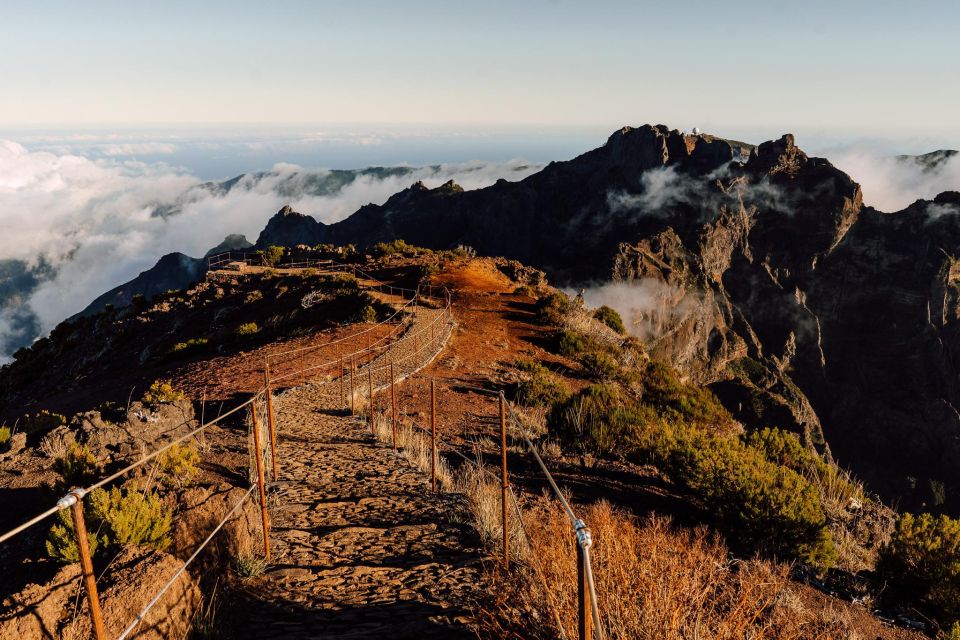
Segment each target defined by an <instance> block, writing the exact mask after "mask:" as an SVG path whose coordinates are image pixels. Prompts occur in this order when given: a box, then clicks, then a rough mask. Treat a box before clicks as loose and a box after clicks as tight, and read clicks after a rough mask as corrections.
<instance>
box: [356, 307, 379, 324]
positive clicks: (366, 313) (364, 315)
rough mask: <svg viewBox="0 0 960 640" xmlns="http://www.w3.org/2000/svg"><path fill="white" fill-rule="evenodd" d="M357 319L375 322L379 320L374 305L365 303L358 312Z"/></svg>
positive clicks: (358, 320)
mask: <svg viewBox="0 0 960 640" xmlns="http://www.w3.org/2000/svg"><path fill="white" fill-rule="evenodd" d="M356 321H357V322H369V323H371V324H372V323H375V322H376V321H377V310H376V309H374V308H373V305H369V304H368V305H365V306H364V307H363V308H362V309H360V310H359V311H358V312H357V314H356Z"/></svg>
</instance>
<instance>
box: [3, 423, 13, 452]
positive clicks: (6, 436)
mask: <svg viewBox="0 0 960 640" xmlns="http://www.w3.org/2000/svg"><path fill="white" fill-rule="evenodd" d="M11 437H13V433H12V432H11V431H10V427H7V426H3V427H0V451H6V450H7V447H8V446H9V445H10V438H11Z"/></svg>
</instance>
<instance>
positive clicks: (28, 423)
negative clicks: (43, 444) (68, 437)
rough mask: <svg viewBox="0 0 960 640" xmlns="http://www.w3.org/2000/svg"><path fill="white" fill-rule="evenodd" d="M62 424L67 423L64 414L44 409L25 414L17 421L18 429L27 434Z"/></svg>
mask: <svg viewBox="0 0 960 640" xmlns="http://www.w3.org/2000/svg"><path fill="white" fill-rule="evenodd" d="M64 424H67V417H66V416H64V415H61V414H59V413H53V412H51V411H48V410H46V409H41V410H40V411H38V412H36V413H34V414H32V415H31V414H27V415H25V416H23V418H21V420H20V421H19V426H20V431H23V432H24V433H27V434H30V433H40V432H44V431H49V430H51V429H54V428H56V427H59V426H60V425H64Z"/></svg>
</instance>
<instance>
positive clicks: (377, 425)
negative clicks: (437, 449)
mask: <svg viewBox="0 0 960 640" xmlns="http://www.w3.org/2000/svg"><path fill="white" fill-rule="evenodd" d="M373 431H374V435H375V436H376V438H377V440H379V441H380V442H383V443H384V444H389V445H390V446H393V429H392V428H391V425H390V419H389V418H388V417H387V416H386V415H385V414H382V413H380V414H375V415H374V418H373ZM397 449H398V452H399V453H400V455H401V456H402V457H403V458H404V459H406V460H407V461H408V462H409V463H410V464H412V465H413V466H414V467H416V468H417V469H419V470H420V471H423V472H424V473H430V469H431V466H432V460H431V458H432V456H431V451H430V438H429V437H428V436H427V435H426V434H424V433H423V432H421V431H419V430H418V429H416V428H415V427H414V426H413V425H412V424H409V423H406V422H400V421H398V424H397ZM453 476H454V474H453V472H452V471H451V469H450V465H448V464H447V462H446V460H444V459H443V456H441V455H439V453H438V454H437V485H438V486H439V488H440V489H441V490H442V491H454V490H456V483H455V480H454V477H453Z"/></svg>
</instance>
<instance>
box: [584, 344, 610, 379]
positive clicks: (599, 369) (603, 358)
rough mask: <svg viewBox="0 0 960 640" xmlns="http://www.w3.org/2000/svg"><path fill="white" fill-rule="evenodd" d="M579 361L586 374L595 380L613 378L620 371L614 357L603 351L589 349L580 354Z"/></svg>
mask: <svg viewBox="0 0 960 640" xmlns="http://www.w3.org/2000/svg"><path fill="white" fill-rule="evenodd" d="M579 361H580V366H582V367H583V370H584V371H585V372H586V373H587V375H588V376H590V377H591V378H594V379H596V380H603V381H607V380H613V379H614V378H615V377H616V376H617V374H618V373H619V372H620V365H619V364H617V361H616V360H615V359H614V357H613V356H611V355H610V354H609V353H605V352H603V351H599V350H597V351H589V352H587V353H585V354H583V355H582V356H580V358H579Z"/></svg>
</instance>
